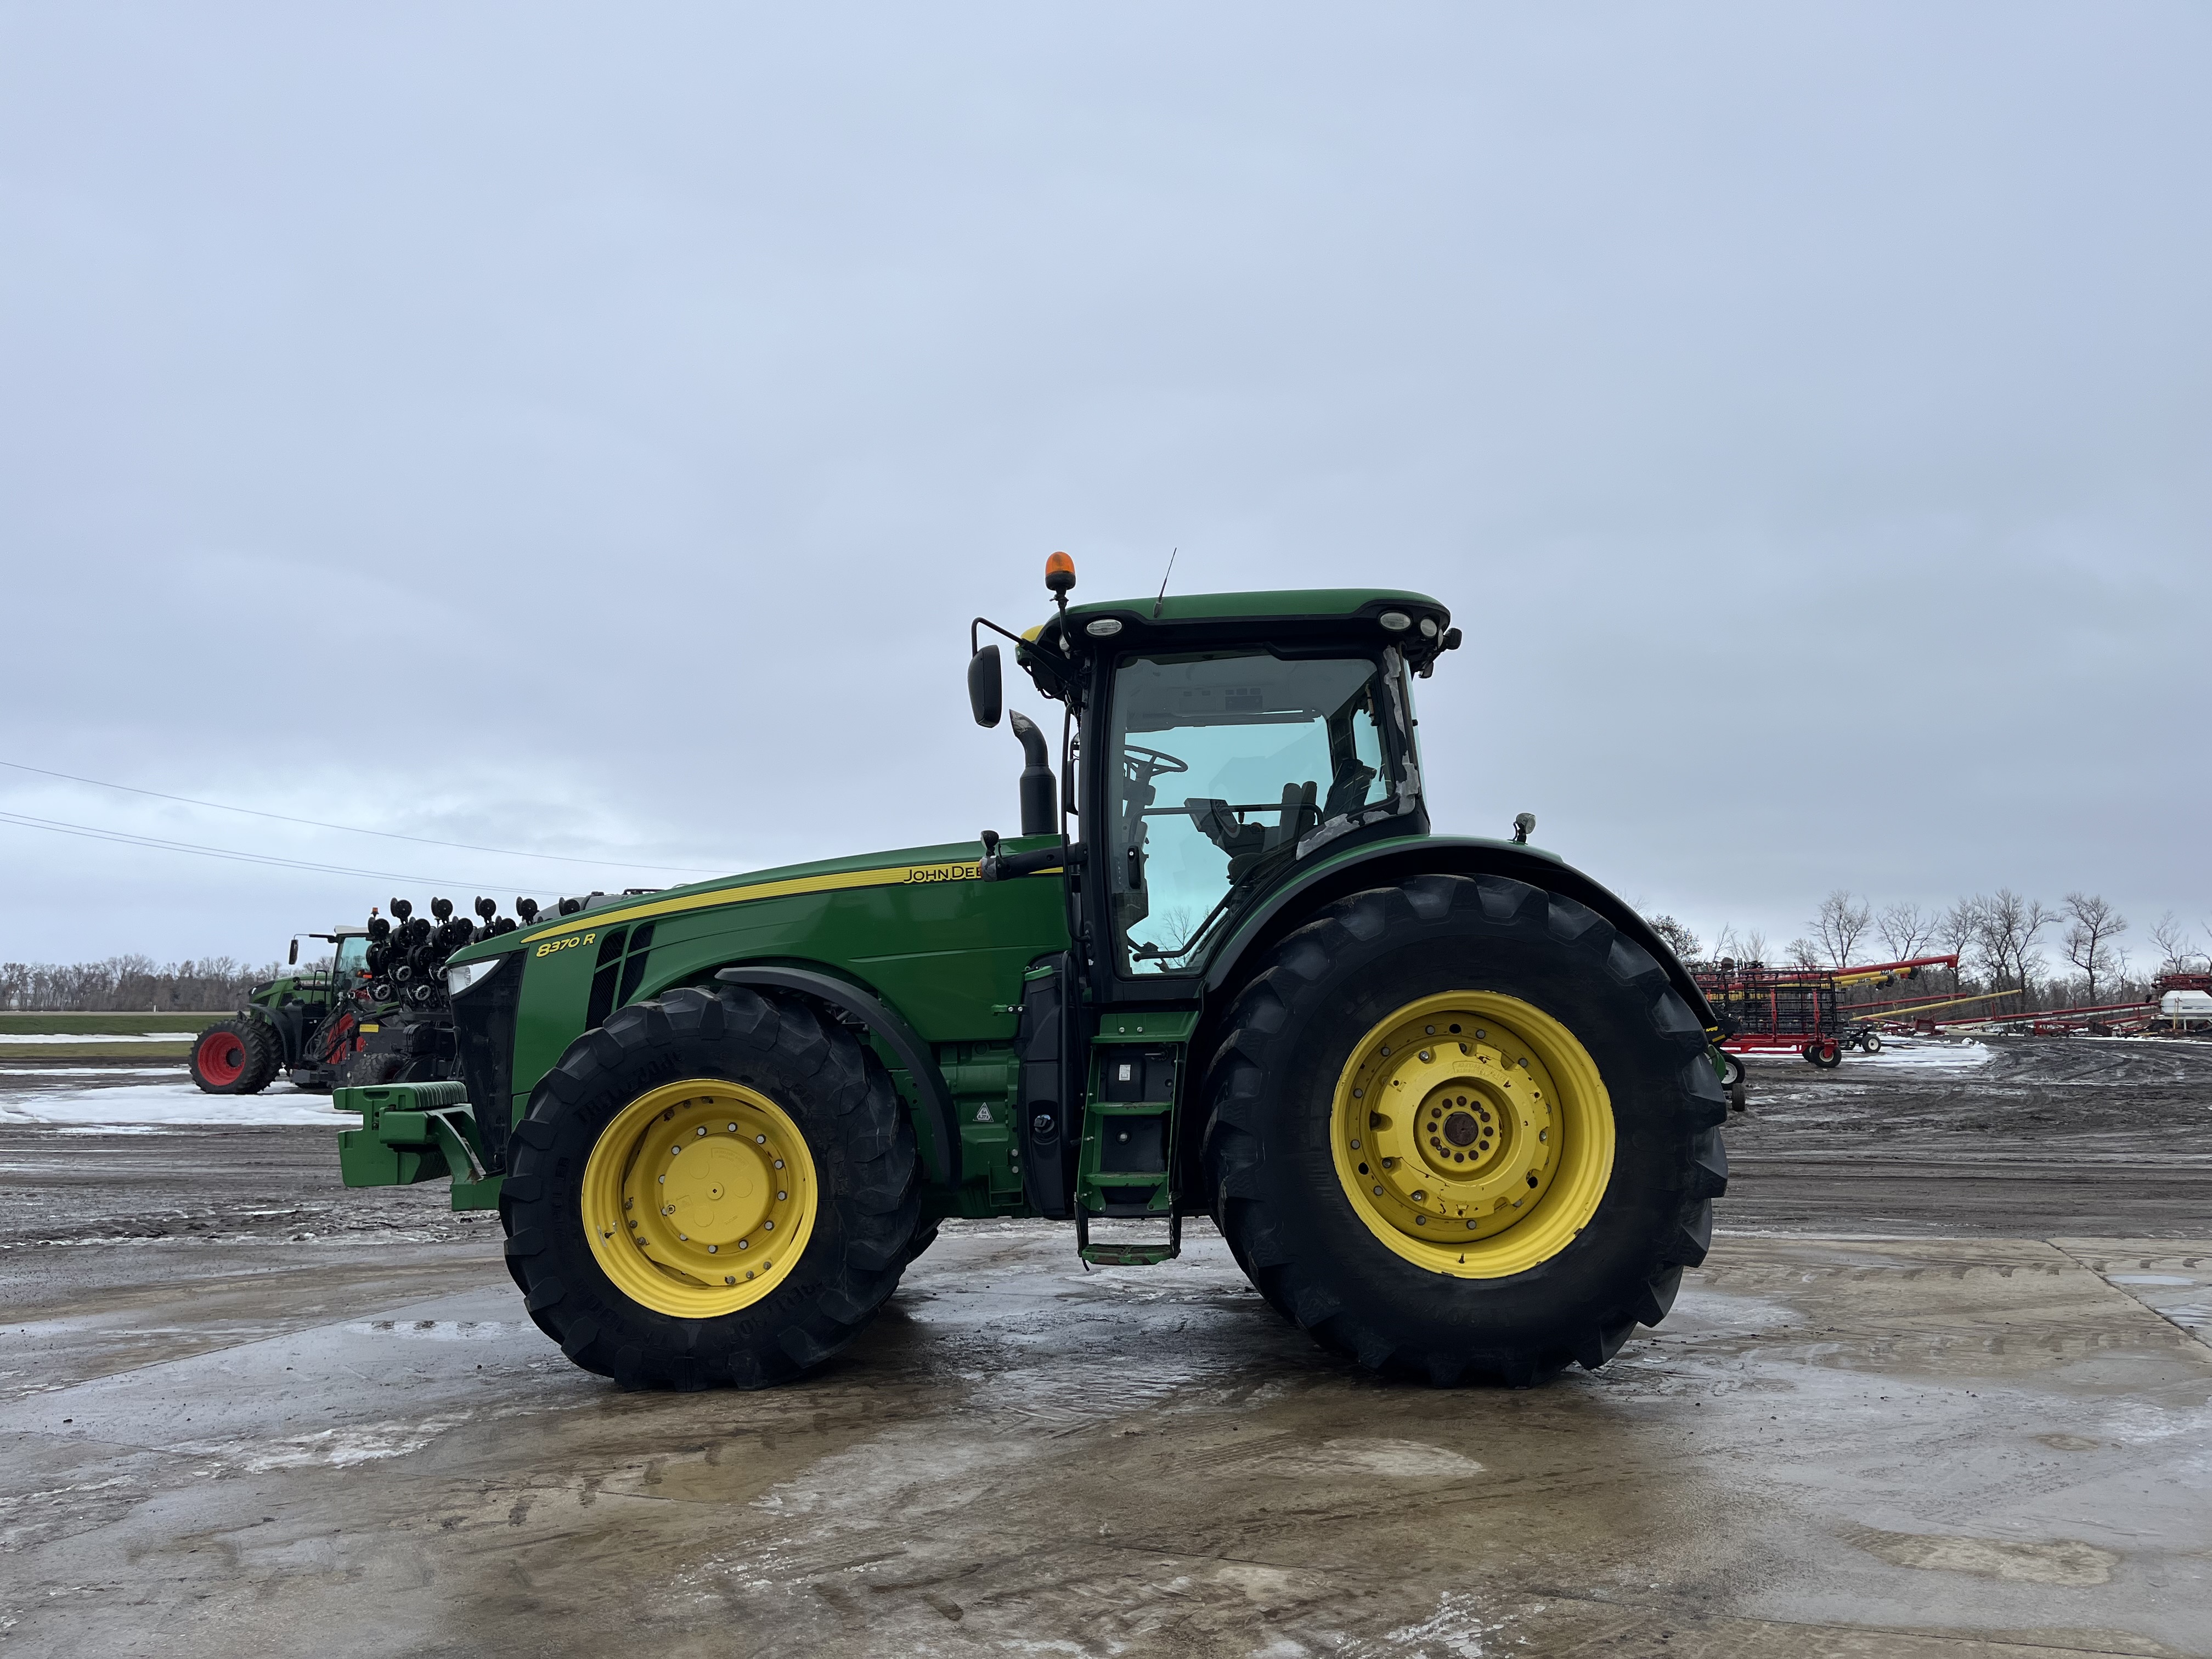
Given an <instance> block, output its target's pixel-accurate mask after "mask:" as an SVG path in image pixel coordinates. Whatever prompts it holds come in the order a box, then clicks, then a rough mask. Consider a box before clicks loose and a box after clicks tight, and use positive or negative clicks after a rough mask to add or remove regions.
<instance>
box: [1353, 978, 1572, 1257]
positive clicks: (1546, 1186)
mask: <svg viewBox="0 0 2212 1659" xmlns="http://www.w3.org/2000/svg"><path fill="white" fill-rule="evenodd" d="M1330 1125H1331V1129H1330V1133H1331V1138H1332V1140H1333V1143H1334V1144H1333V1146H1332V1149H1331V1150H1332V1154H1333V1157H1334V1162H1335V1164H1336V1171H1337V1176H1338V1178H1339V1179H1340V1181H1341V1182H1343V1183H1344V1192H1345V1195H1346V1198H1347V1199H1349V1200H1351V1204H1352V1211H1353V1212H1354V1213H1355V1214H1356V1215H1357V1216H1358V1218H1359V1220H1360V1221H1361V1222H1362V1223H1363V1224H1364V1225H1365V1226H1366V1227H1367V1228H1368V1230H1369V1231H1371V1232H1372V1233H1374V1234H1375V1236H1376V1237H1378V1238H1380V1239H1381V1240H1382V1241H1383V1243H1384V1244H1386V1245H1387V1246H1389V1249H1391V1250H1392V1251H1394V1252H1395V1253H1396V1254H1397V1255H1401V1256H1403V1257H1405V1258H1406V1259H1407V1260H1408V1261H1413V1262H1415V1263H1417V1264H1418V1265H1419V1266H1421V1267H1426V1268H1428V1269H1429V1270H1431V1272H1434V1273H1447V1274H1450V1275H1452V1276H1454V1277H1456V1278H1462V1279H1492V1278H1501V1277H1504V1276H1506V1275H1509V1274H1511V1273H1519V1272H1522V1271H1523V1270H1524V1269H1526V1268H1528V1267H1533V1266H1534V1265H1535V1264H1536V1263H1538V1262H1540V1261H1546V1260H1547V1259H1549V1258H1550V1257H1552V1256H1553V1255H1558V1254H1559V1252H1560V1251H1561V1250H1564V1249H1566V1248H1567V1247H1568V1246H1569V1245H1570V1244H1571V1243H1573V1242H1574V1239H1575V1237H1576V1236H1577V1234H1579V1233H1580V1232H1581V1231H1582V1230H1583V1227H1584V1226H1585V1225H1588V1223H1589V1219H1590V1218H1591V1216H1592V1215H1593V1214H1594V1213H1595V1211H1596V1208H1597V1205H1598V1200H1600V1199H1601V1197H1603V1195H1604V1193H1605V1189H1606V1186H1607V1182H1608V1181H1609V1180H1610V1178H1611V1174H1612V1168H1613V1110H1612V1105H1611V1103H1610V1101H1609V1100H1608V1098H1607V1094H1606V1089H1605V1083H1604V1079H1602V1078H1601V1076H1600V1075H1599V1073H1598V1069H1597V1066H1596V1063H1595V1061H1594V1060H1592V1059H1591V1058H1590V1055H1589V1050H1588V1049H1586V1048H1583V1045H1582V1042H1580V1040H1579V1039H1578V1038H1577V1036H1575V1034H1574V1033H1573V1032H1572V1031H1571V1030H1568V1029H1567V1027H1566V1026H1565V1025H1564V1024H1561V1023H1560V1022H1559V1020H1558V1019H1557V1018H1554V1017H1553V1016H1552V1015H1551V1014H1549V1013H1547V1012H1545V1011H1544V1010H1542V1009H1541V1008H1539V1007H1537V1006H1534V1004H1531V1003H1528V1002H1526V1001H1523V1000H1521V999H1520V998H1517V997H1512V996H1508V995H1506V994H1504V993H1502V992H1497V991H1475V990H1465V991H1447V992H1442V993H1439V994H1436V995H1433V996H1428V997H1424V998H1422V999H1420V1000H1418V1001H1414V1002H1409V1003H1407V1004H1405V1005H1404V1006H1401V1008H1399V1009H1398V1011H1397V1012H1395V1013H1393V1014H1391V1015H1389V1017H1388V1018H1384V1019H1383V1020H1382V1021H1381V1022H1379V1023H1378V1024H1376V1025H1374V1026H1373V1027H1371V1028H1370V1030H1368V1032H1367V1034H1366V1035H1365V1036H1364V1037H1362V1038H1360V1039H1359V1041H1358V1043H1357V1044H1356V1045H1355V1046H1354V1047H1353V1048H1352V1053H1351V1054H1350V1055H1349V1057H1348V1058H1347V1059H1346V1062H1345V1066H1344V1070H1343V1071H1342V1072H1341V1073H1340V1074H1339V1079H1338V1083H1337V1090H1336V1099H1335V1103H1334V1107H1333V1108H1332V1109H1331V1115H1330Z"/></svg>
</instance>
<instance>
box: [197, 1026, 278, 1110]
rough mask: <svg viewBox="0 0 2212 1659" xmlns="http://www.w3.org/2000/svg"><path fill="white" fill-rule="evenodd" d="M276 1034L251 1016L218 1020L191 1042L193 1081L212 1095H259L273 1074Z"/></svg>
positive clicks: (275, 1063) (275, 1060)
mask: <svg viewBox="0 0 2212 1659" xmlns="http://www.w3.org/2000/svg"><path fill="white" fill-rule="evenodd" d="M277 1060H278V1055H277V1053H276V1033H275V1032H274V1031H272V1030H270V1029H269V1026H268V1024H267V1023H266V1022H265V1021H263V1020H258V1019H256V1018H253V1017H252V1015H251V1014H240V1015H239V1016H238V1017H237V1018H234V1019H224V1020H217V1021H216V1023H215V1024H212V1025H210V1026H209V1027H208V1028H207V1030H204V1031H202V1032H201V1033H200V1034H199V1036H197V1037H195V1038H193V1039H192V1051H191V1056H190V1058H189V1059H188V1060H187V1061H186V1066H187V1069H189V1070H190V1071H191V1074H192V1081H193V1082H194V1083H196V1084H197V1085H199V1086H200V1088H201V1089H202V1090H204V1091H206V1092H207V1093H209V1094H211V1095H252V1094H258V1093H260V1091H262V1090H264V1089H265V1088H267V1087H268V1086H269V1079H270V1078H272V1077H274V1076H276V1065H277Z"/></svg>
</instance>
